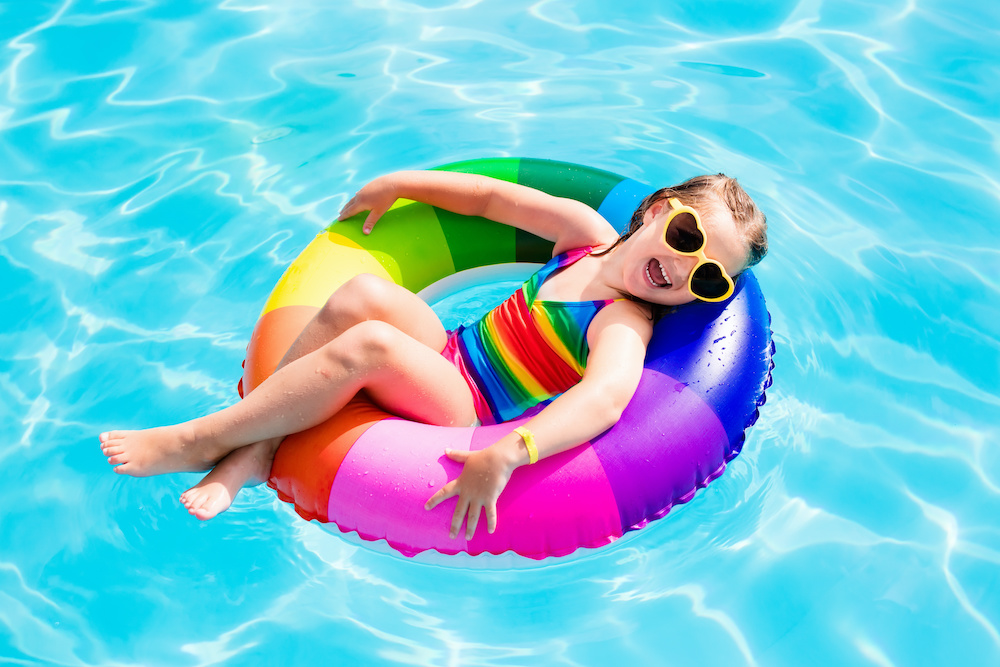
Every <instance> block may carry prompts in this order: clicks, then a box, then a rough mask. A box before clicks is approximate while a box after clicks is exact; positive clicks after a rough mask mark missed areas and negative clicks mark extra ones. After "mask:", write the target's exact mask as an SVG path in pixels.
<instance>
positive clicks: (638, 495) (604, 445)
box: [593, 369, 729, 531]
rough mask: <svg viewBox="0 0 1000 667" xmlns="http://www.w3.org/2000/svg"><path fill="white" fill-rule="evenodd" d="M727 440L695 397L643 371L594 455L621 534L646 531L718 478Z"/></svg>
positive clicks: (672, 381) (670, 381)
mask: <svg viewBox="0 0 1000 667" xmlns="http://www.w3.org/2000/svg"><path fill="white" fill-rule="evenodd" d="M728 445H729V438H728V437H727V436H726V430H725V429H724V428H723V426H722V423H721V422H720V421H719V418H718V417H717V416H716V415H715V412H713V411H712V408H711V407H709V406H708V405H707V404H706V403H705V402H704V401H703V400H702V399H701V398H700V397H699V396H698V394H697V393H695V392H694V391H692V390H691V389H689V388H688V387H687V386H686V385H685V384H684V383H682V382H679V381H677V380H676V379H674V378H672V377H670V376H669V375H664V374H662V373H658V372H656V371H652V370H649V369H645V370H643V372H642V379H641V380H640V381H639V388H638V389H637V390H636V393H635V396H634V397H633V398H632V402H631V403H629V405H628V408H626V410H625V413H624V414H623V415H622V418H621V420H619V422H618V424H617V425H616V426H615V427H614V428H613V429H611V430H610V431H608V432H607V433H605V434H604V435H602V436H601V437H600V438H598V439H596V440H595V441H594V444H593V449H594V451H595V452H596V453H597V457H598V458H599V459H600V461H601V463H602V464H603V466H604V470H605V472H606V474H607V478H608V482H610V484H611V488H612V489H614V494H615V499H616V500H617V502H618V511H619V515H620V519H621V524H622V530H623V531H627V530H629V529H630V528H636V527H640V526H642V525H645V523H646V522H647V521H649V520H650V519H653V518H656V517H658V516H662V515H664V514H666V513H667V512H668V511H669V510H670V508H671V507H672V506H673V505H675V504H677V503H685V502H687V501H688V500H690V499H691V498H692V497H693V496H694V493H695V491H696V490H697V489H698V488H700V487H703V486H705V484H707V483H708V482H709V481H711V480H712V479H714V478H715V477H717V476H718V475H719V474H720V473H721V471H722V469H723V468H724V466H725V460H726V459H725V456H726V451H727V447H728Z"/></svg>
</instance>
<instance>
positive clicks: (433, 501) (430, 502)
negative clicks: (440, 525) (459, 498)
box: [424, 479, 458, 510]
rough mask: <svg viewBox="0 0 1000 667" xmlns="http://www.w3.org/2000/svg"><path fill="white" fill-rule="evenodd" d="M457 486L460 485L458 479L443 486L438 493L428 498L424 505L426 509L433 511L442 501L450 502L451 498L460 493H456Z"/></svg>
mask: <svg viewBox="0 0 1000 667" xmlns="http://www.w3.org/2000/svg"><path fill="white" fill-rule="evenodd" d="M457 484H458V480H457V479H456V480H452V481H450V482H448V483H447V484H445V485H444V486H442V487H441V488H440V489H438V490H437V493H435V494H434V495H433V496H431V497H430V498H428V499H427V502H426V503H424V509H425V510H432V509H434V508H435V507H437V506H438V505H440V504H441V501H443V500H448V498H451V497H452V496H454V495H456V494H457V493H458V492H457V491H455V486H456V485H457Z"/></svg>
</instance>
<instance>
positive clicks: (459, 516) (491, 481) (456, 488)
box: [424, 445, 517, 540]
mask: <svg viewBox="0 0 1000 667" xmlns="http://www.w3.org/2000/svg"><path fill="white" fill-rule="evenodd" d="M445 454H447V456H448V458H450V459H451V460H452V461H457V462H459V463H464V464H465V467H464V468H463V469H462V474H460V475H459V476H458V478H457V479H454V480H452V481H450V482H448V483H447V484H445V485H444V486H443V487H441V488H440V489H438V492H437V493H435V494H434V495H433V496H431V497H430V499H428V501H427V503H426V504H425V505H424V509H427V510H431V509H434V508H435V507H437V506H438V505H439V504H440V503H441V502H442V501H444V500H447V499H448V498H451V497H452V496H458V505H457V506H456V507H455V513H454V515H452V517H451V530H450V531H449V535H448V536H449V537H451V538H454V537H455V536H456V535H458V531H459V530H461V528H462V520H463V519H465V518H466V514H468V519H467V521H466V527H465V539H467V540H471V539H472V536H473V534H474V533H475V532H476V524H478V523H479V515H480V513H481V512H482V510H483V509H485V510H486V530H487V531H488V532H489V533H490V534H492V533H493V531H494V530H496V527H497V498H499V497H500V493H501V492H502V491H503V490H504V488H505V487H506V486H507V482H508V481H510V476H511V475H512V474H513V473H514V469H515V468H517V464H516V463H515V462H514V461H513V460H512V458H511V457H510V456H508V455H504V454H503V453H502V451H501V449H500V448H498V447H496V446H495V445H494V446H490V447H487V448H486V449H482V450H479V451H477V452H466V451H459V450H454V449H447V450H445Z"/></svg>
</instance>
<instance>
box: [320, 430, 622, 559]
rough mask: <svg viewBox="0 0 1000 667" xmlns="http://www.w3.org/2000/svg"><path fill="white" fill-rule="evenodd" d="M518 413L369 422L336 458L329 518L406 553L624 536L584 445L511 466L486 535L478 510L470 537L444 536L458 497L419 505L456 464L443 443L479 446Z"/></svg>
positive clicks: (540, 549)
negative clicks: (466, 420) (492, 420)
mask: <svg viewBox="0 0 1000 667" xmlns="http://www.w3.org/2000/svg"><path fill="white" fill-rule="evenodd" d="M525 421H526V420H518V421H514V422H509V423H506V424H497V425H494V426H482V427H479V428H476V429H472V428H442V427H438V426H427V425H424V424H414V423H412V422H407V421H404V420H401V419H386V420H383V421H381V422H379V423H378V424H375V425H374V426H372V427H371V428H370V429H368V431H367V432H365V434H364V435H362V436H361V438H359V439H358V441H357V442H356V443H355V444H354V446H353V447H352V448H351V451H350V452H349V453H348V455H347V457H346V458H345V459H344V462H343V464H341V467H340V470H339V471H338V473H337V477H336V479H335V480H334V483H333V487H332V488H331V490H330V503H329V517H330V520H331V521H335V522H336V523H337V524H338V525H339V526H340V528H341V529H342V530H353V531H357V533H358V534H359V535H360V536H361V537H363V538H364V539H368V540H376V539H384V540H386V541H387V542H388V543H389V544H390V545H391V546H392V547H394V548H396V549H398V550H399V551H400V552H402V553H404V554H408V555H412V554H414V553H419V552H421V551H424V550H427V549H436V550H437V551H440V552H442V553H458V552H460V551H467V552H468V553H470V554H479V553H483V552H490V553H495V554H498V553H503V552H505V551H507V550H510V549H513V550H515V551H517V552H518V553H520V554H522V555H525V556H528V557H533V558H542V557H545V556H553V555H564V554H569V553H572V552H573V551H575V550H576V549H577V548H579V547H596V546H600V545H603V544H607V543H608V542H611V541H613V540H615V539H617V538H618V537H621V535H622V530H621V520H620V517H619V513H618V507H617V504H616V503H615V498H614V494H613V493H612V490H611V486H610V484H609V483H608V482H607V479H606V477H605V474H604V470H603V468H602V467H601V464H600V461H598V459H597V456H596V455H595V454H594V452H593V451H592V449H591V448H590V447H589V446H582V447H577V448H575V449H573V450H570V451H568V452H563V453H562V454H557V455H555V456H552V457H549V458H547V459H544V460H542V461H539V462H538V463H536V464H534V465H531V466H523V467H521V468H519V469H518V470H516V471H515V473H514V475H513V477H511V480H510V483H509V484H508V485H507V488H506V490H505V491H504V493H503V495H502V496H501V497H500V501H499V503H498V506H497V513H498V516H499V519H498V525H497V530H496V532H495V533H493V534H492V535H489V534H488V533H487V531H486V520H485V515H484V516H483V517H482V518H481V519H480V522H479V525H478V526H477V528H476V533H475V535H474V537H473V538H472V540H470V541H468V542H466V540H465V538H464V529H463V531H462V533H461V534H460V536H459V537H457V538H456V539H449V538H448V528H449V526H450V525H451V517H452V514H453V512H454V511H455V505H456V503H457V499H455V498H451V499H449V500H447V501H445V502H443V503H441V504H440V505H438V506H437V507H436V508H434V509H433V510H431V511H426V510H424V503H425V502H426V501H427V499H428V498H430V497H431V495H433V494H434V492H435V491H436V490H437V489H439V488H441V487H442V486H444V485H445V484H446V483H448V482H449V481H451V480H452V479H455V478H456V477H458V475H459V473H460V472H461V470H462V466H461V465H460V464H458V463H455V462H454V461H452V460H451V459H449V458H448V457H446V456H445V455H444V450H445V449H458V450H466V451H469V450H480V449H484V448H486V447H488V446H489V445H490V444H492V443H493V442H495V441H496V440H498V439H499V438H501V437H502V436H503V435H504V434H505V433H507V432H509V431H511V430H512V429H513V428H514V427H516V426H518V425H519V424H521V423H524V422H525ZM543 527H544V529H543Z"/></svg>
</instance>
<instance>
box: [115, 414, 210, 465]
mask: <svg viewBox="0 0 1000 667" xmlns="http://www.w3.org/2000/svg"><path fill="white" fill-rule="evenodd" d="M100 440H101V451H102V452H103V453H104V455H105V456H107V457H108V463H110V464H111V465H113V466H116V467H115V472H116V473H118V474H119V475H132V476H133V477H147V476H149V475H161V474H163V473H168V472H194V471H197V470H207V469H208V468H210V467H212V464H213V463H215V461H217V460H219V458H220V457H221V456H222V455H223V454H225V452H224V451H223V452H220V451H217V450H216V449H215V448H214V447H212V446H210V445H209V444H208V443H205V442H202V441H199V440H198V438H196V437H195V433H194V429H193V428H192V427H191V426H190V424H178V425H176V426H161V427H159V428H149V429H145V430H142V431H109V432H107V433H102V434H101V436H100Z"/></svg>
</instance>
